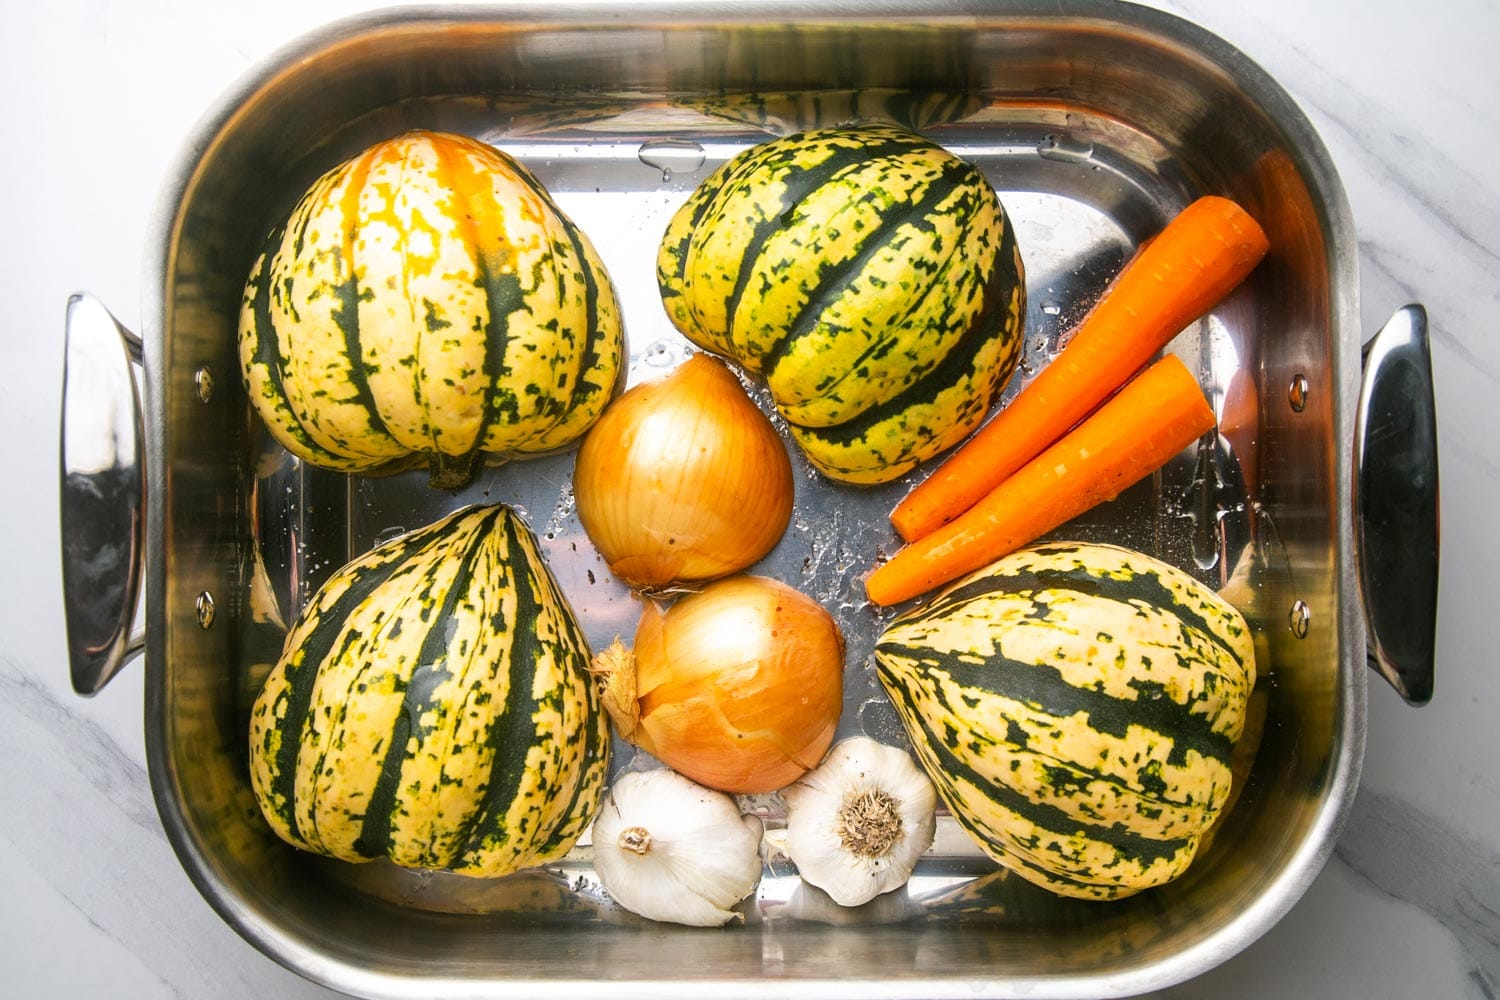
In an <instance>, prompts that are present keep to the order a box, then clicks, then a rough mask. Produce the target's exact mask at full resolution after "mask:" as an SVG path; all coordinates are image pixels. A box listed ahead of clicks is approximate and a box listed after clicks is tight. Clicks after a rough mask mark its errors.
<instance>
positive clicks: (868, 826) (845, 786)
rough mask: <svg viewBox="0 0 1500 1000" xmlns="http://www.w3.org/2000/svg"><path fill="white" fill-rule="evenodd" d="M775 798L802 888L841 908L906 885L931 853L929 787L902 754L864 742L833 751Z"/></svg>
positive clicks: (933, 802)
mask: <svg viewBox="0 0 1500 1000" xmlns="http://www.w3.org/2000/svg"><path fill="white" fill-rule="evenodd" d="M781 797H782V799H783V800H784V801H785V802H786V807H787V820H786V824H787V825H786V837H785V849H786V853H787V855H788V856H789V857H790V858H791V859H792V861H793V863H795V864H796V866H797V870H798V872H799V873H800V874H801V876H802V878H803V880H804V881H806V882H809V883H811V884H812V885H815V886H817V887H818V888H819V889H822V890H823V891H824V892H826V893H828V895H829V896H831V897H832V898H833V900H834V901H835V902H837V903H839V904H840V905H843V906H858V905H860V904H861V903H865V902H868V901H869V900H871V899H874V898H875V897H876V896H878V895H880V894H881V893H883V892H889V891H890V890H892V889H898V888H900V887H901V886H903V885H905V884H906V881H907V880H908V879H909V878H911V873H912V869H913V868H915V867H916V864H917V859H918V858H919V857H921V856H922V852H923V851H925V850H927V848H929V847H931V846H932V838H933V833H934V830H935V829H936V822H937V818H936V810H937V793H936V791H934V789H933V787H932V782H931V781H930V780H928V778H927V775H925V774H923V773H922V771H921V770H920V769H919V768H918V767H917V765H916V764H915V763H914V762H913V761H912V759H911V757H910V756H909V755H908V754H907V753H906V752H905V751H904V750H901V749H898V748H896V747H890V746H885V745H884V744H881V743H877V742H876V741H875V740H872V739H869V738H868V737H864V736H857V737H854V738H852V739H847V740H844V741H843V742H841V743H839V744H838V745H836V746H835V747H834V748H833V749H832V750H831V751H829V753H828V756H827V758H826V759H824V761H823V763H821V764H819V765H818V766H817V767H816V768H814V769H813V770H812V771H809V772H808V773H807V774H805V775H803V777H802V779H801V780H800V781H798V782H797V783H796V784H794V785H792V786H790V787H789V788H787V789H785V790H784V791H783V792H782V793H781Z"/></svg>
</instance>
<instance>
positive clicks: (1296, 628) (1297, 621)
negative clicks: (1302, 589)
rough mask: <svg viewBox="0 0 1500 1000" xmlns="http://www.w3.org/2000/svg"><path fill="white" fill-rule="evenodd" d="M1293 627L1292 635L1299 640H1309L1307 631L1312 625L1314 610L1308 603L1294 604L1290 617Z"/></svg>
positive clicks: (1296, 602)
mask: <svg viewBox="0 0 1500 1000" xmlns="http://www.w3.org/2000/svg"><path fill="white" fill-rule="evenodd" d="M1288 617H1289V619H1290V624H1291V627H1292V635H1294V636H1296V637H1297V638H1299V639H1306V638H1307V630H1308V628H1309V627H1310V626H1311V625H1312V608H1310V607H1308V606H1307V602H1306V601H1294V602H1292V613H1291V614H1290V615H1289V616H1288Z"/></svg>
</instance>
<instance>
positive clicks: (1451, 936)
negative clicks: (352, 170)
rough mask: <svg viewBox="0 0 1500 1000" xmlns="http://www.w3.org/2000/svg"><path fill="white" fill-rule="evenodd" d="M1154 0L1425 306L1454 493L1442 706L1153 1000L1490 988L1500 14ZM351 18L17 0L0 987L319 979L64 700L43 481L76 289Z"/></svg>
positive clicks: (314, 992) (90, 712)
mask: <svg viewBox="0 0 1500 1000" xmlns="http://www.w3.org/2000/svg"><path fill="white" fill-rule="evenodd" d="M1158 5H1159V6H1162V7H1164V8H1165V9H1168V10H1170V11H1173V12H1174V13H1177V14H1180V15H1183V16H1185V17H1187V18H1189V19H1192V20H1195V21H1198V22H1199V23H1201V24H1203V25H1204V26H1206V27H1207V28H1209V29H1210V30H1212V31H1214V32H1216V33H1218V34H1220V35H1222V36H1223V37H1224V38H1226V39H1227V40H1228V41H1229V42H1231V43H1232V44H1234V45H1236V46H1237V47H1239V48H1241V49H1243V50H1244V51H1245V52H1246V53H1247V54H1248V55H1249V56H1250V57H1251V58H1253V59H1254V60H1256V61H1257V62H1259V63H1260V64H1261V65H1262V66H1263V67H1264V68H1265V69H1267V70H1268V71H1269V72H1270V73H1271V74H1272V75H1273V76H1275V77H1276V78H1277V79H1278V80H1279V81H1280V82H1281V83H1282V84H1283V85H1284V86H1285V87H1286V88H1287V89H1288V90H1289V91H1290V92H1291V94H1292V96H1293V97H1294V98H1295V99H1296V100H1297V101H1298V102H1299V103H1300V104H1301V106H1302V107H1303V109H1304V110H1305V111H1306V112H1307V114H1308V116H1309V117H1310V118H1311V120H1312V122H1313V124H1314V126H1315V127H1316V128H1317V129H1318V130H1319V131H1320V133H1321V134H1322V136H1323V138H1324V140H1325V142H1326V143H1327V145H1328V146H1329V148H1330V150H1331V152H1332V155H1333V159H1334V161H1335V163H1336V165H1337V168H1338V170H1339V172H1340V174H1341V177H1342V179H1343V182H1344V184H1345V186H1346V188H1347V191H1348V194H1349V198H1350V201H1351V204H1352V207H1353V211H1354V218H1355V223H1356V227H1357V231H1358V233H1359V247H1358V251H1359V258H1360V271H1361V309H1362V313H1363V320H1364V327H1365V329H1366V330H1367V331H1368V332H1373V331H1374V330H1375V329H1377V328H1378V327H1379V325H1380V324H1381V323H1382V322H1383V321H1384V320H1385V318H1386V317H1387V316H1388V315H1389V314H1390V313H1391V311H1392V310H1394V309H1395V308H1396V307H1398V306H1400V305H1402V304H1403V303H1406V302H1408V301H1418V302H1422V303H1424V304H1425V305H1426V306H1427V308H1428V310H1429V312H1430V315H1431V320H1432V331H1433V354H1434V359H1433V360H1434V366H1435V369H1436V380H1437V386H1438V422H1439V427H1440V431H1441V447H1440V461H1441V468H1442V476H1443V495H1442V499H1443V506H1444V511H1443V514H1444V517H1443V528H1444V535H1443V543H1444V544H1443V551H1444V561H1443V565H1442V577H1441V590H1440V607H1441V614H1440V634H1439V641H1438V650H1437V652H1438V664H1439V666H1438V680H1437V695H1436V698H1435V700H1434V701H1433V703H1432V704H1431V705H1429V706H1427V707H1425V708H1421V709H1414V708H1410V707H1408V706H1406V705H1404V704H1403V703H1401V702H1400V700H1399V699H1398V698H1397V697H1396V696H1395V695H1394V694H1393V693H1392V692H1391V691H1390V690H1389V689H1388V688H1387V687H1386V686H1385V685H1384V684H1383V683H1381V682H1379V681H1378V680H1377V679H1375V678H1372V680H1371V687H1370V691H1371V693H1370V704H1369V745H1368V750H1367V754H1366V758H1365V765H1364V772H1363V779H1362V782H1361V785H1360V792H1359V795H1358V798H1357V800H1356V802H1355V804H1354V807H1353V810H1352V814H1351V815H1350V817H1349V821H1348V825H1347V827H1346V829H1345V831H1344V832H1343V834H1342V837H1341V838H1340V840H1339V843H1338V847H1337V850H1336V851H1335V853H1334V856H1333V858H1332V859H1331V861H1330V862H1329V864H1328V865H1327V867H1326V868H1325V870H1324V871H1323V873H1322V875H1321V876H1320V877H1319V878H1318V879H1317V880H1316V881H1315V882H1314V884H1313V885H1312V887H1311V889H1310V890H1309V891H1308V893H1307V894H1306V896H1305V897H1304V898H1303V899H1302V900H1301V902H1300V903H1299V904H1298V905H1297V906H1296V907H1295V908H1294V909H1293V910H1292V911H1291V912H1290V914H1289V915H1288V916H1286V918H1285V919H1284V920H1283V921H1282V922H1281V923H1280V924H1279V925H1278V926H1276V927H1275V928H1274V929H1273V930H1271V931H1270V932H1269V933H1268V934H1267V935H1265V936H1264V937H1263V938H1262V939H1261V940H1259V941H1258V942H1256V943H1254V944H1253V945H1251V946H1250V947H1249V948H1248V949H1247V950H1246V951H1244V952H1243V953H1242V954H1240V955H1239V956H1238V957H1235V958H1233V959H1231V960H1230V961H1229V962H1228V963H1227V964H1225V965H1223V966H1221V967H1220V968H1219V969H1217V970H1215V971H1213V972H1211V973H1209V974H1207V975H1205V976H1203V977H1202V978H1200V979H1198V980H1195V981H1192V982H1188V983H1185V984H1182V985H1180V986H1177V987H1174V988H1172V989H1170V990H1168V991H1166V992H1165V993H1164V994H1162V996H1165V997H1170V998H1173V1000H1189V998H1198V997H1205V998H1206V997H1219V998H1230V997H1234V998H1238V997H1244V998H1251V997H1256V998H1259V997H1276V996H1308V997H1324V998H1341V997H1348V998H1406V997H1422V998H1424V1000H1440V998H1470V1000H1480V998H1493V997H1495V996H1496V995H1497V994H1500V768H1497V767H1496V766H1495V765H1496V764H1497V762H1500V737H1497V736H1496V735H1495V734H1496V732H1497V730H1496V727H1495V725H1494V717H1495V714H1496V709H1497V708H1500V694H1497V692H1500V684H1497V683H1496V681H1497V676H1496V670H1495V666H1494V654H1493V653H1492V651H1491V643H1490V642H1489V641H1487V640H1485V639H1484V638H1483V630H1482V629H1481V628H1479V624H1480V623H1483V622H1485V621H1488V620H1489V616H1490V615H1492V614H1494V613H1495V612H1494V610H1493V609H1491V610H1489V611H1486V610H1485V606H1486V605H1487V602H1488V601H1489V600H1490V599H1491V598H1493V597H1494V595H1495V594H1496V593H1497V591H1500V587H1497V584H1500V574H1497V572H1496V566H1497V565H1500V532H1497V531H1496V530H1495V528H1494V522H1493V521H1491V520H1490V517H1491V515H1492V514H1493V508H1490V507H1489V504H1491V503H1493V502H1494V493H1493V492H1492V491H1493V490H1495V488H1496V487H1497V485H1500V483H1497V480H1500V454H1497V453H1496V451H1495V449H1494V447H1493V445H1492V444H1488V443H1486V442H1487V441H1488V439H1489V438H1490V437H1491V431H1492V430H1493V428H1494V426H1495V421H1496V417H1497V415H1500V413H1497V408H1496V400H1497V399H1500V391H1497V389H1500V386H1497V384H1496V382H1497V378H1500V337H1496V336H1495V335H1494V331H1495V326H1496V322H1497V320H1496V317H1497V316H1500V180H1497V177H1500V174H1497V172H1496V170H1495V164H1496V163H1497V162H1500V103H1497V101H1496V97H1497V95H1500V57H1497V49H1500V7H1497V6H1496V5H1495V4H1494V3H1493V2H1481V0H1439V2H1437V3H1427V4H1409V3H1398V2H1394V0H1376V2H1373V3H1372V2H1369V0H1365V2H1355V0H1334V2H1321V3H1307V2H1304V0H1262V2H1259V3H1246V4H1225V3H1216V2H1209V0H1188V2H1183V3H1177V2H1172V3H1160V4H1158ZM363 6H365V5H362V4H360V3H359V2H358V0H259V2H258V3H255V4H253V5H252V4H236V5H218V4H194V3H186V2H182V0H138V2H134V3H114V2H106V0H49V2H47V3H40V2H36V3H24V4H9V5H7V16H6V21H7V23H8V24H9V27H8V28H7V29H6V31H5V32H4V33H3V36H0V80H3V89H0V93H3V95H4V96H3V98H0V100H3V107H4V109H5V122H6V126H7V131H8V134H9V135H10V136H11V138H12V140H13V142H14V145H13V146H12V147H11V150H10V152H9V153H8V154H6V155H5V156H4V157H3V158H0V178H3V181H4V186H3V190H4V191H5V192H6V196H5V198H4V204H5V213H4V219H5V221H6V222H7V224H8V229H7V232H8V234H9V236H8V238H7V239H6V240H5V241H4V245H3V249H0V254H3V261H4V262H3V266H0V274H3V275H4V280H3V287H4V288H5V295H6V300H7V303H8V307H7V317H6V327H7V333H6V335H5V336H4V338H3V340H0V345H3V346H0V350H3V352H4V355H5V357H6V359H7V360H6V362H5V364H4V368H5V370H6V371H8V372H10V373H11V374H10V376H9V377H8V380H7V381H8V385H7V388H6V391H5V392H4V393H0V412H3V418H0V426H4V427H6V428H8V436H9V439H10V440H11V442H12V443H11V446H10V450H11V452H12V453H13V454H15V455H16V457H17V460H18V461H17V464H16V465H15V466H13V467H12V477H13V483H17V484H25V485H22V486H20V487H19V488H12V489H10V490H7V491H5V492H4V494H3V495H0V511H3V514H0V522H3V523H4V524H6V525H8V526H9V528H8V536H9V538H10V543H9V551H10V553H11V555H10V556H9V557H8V558H7V568H6V573H5V577H4V579H5V587H6V592H5V598H6V599H5V601H4V602H3V609H4V610H3V614H4V619H5V621H4V624H5V627H4V635H5V636H6V639H7V642H6V645H5V650H4V652H3V653H0V759H3V760H4V761H6V763H7V766H6V767H5V768H4V770H3V776H0V789H3V795H0V803H3V807H0V808H3V816H4V818H3V820H0V829H3V839H0V885H4V887H5V889H4V894H3V898H4V903H3V904H0V955H3V956H4V961H3V964H4V968H5V974H4V984H5V985H4V986H0V992H3V993H4V994H5V995H7V996H12V997H17V998H22V997H24V998H46V997H117V998H127V1000H155V998H165V997H193V998H199V997H204V998H207V997H213V998H222V1000H235V998H246V1000H251V998H254V1000H260V998H262V997H267V996H272V997H286V998H291V997H309V998H311V997H328V996H332V994H330V993H328V992H327V991H326V990H323V989H321V988H319V987H316V986H314V985H311V984H309V983H306V982H304V981H302V980H300V979H298V978H297V977H296V976H294V975H292V974H291V973H289V972H286V971H284V970H283V969H281V968H280V967H279V966H277V965H275V964H274V963H272V962H271V961H270V960H268V959H266V958H264V957H262V956H261V955H260V954H259V953H258V952H256V951H255V950H253V949H252V948H251V947H250V946H249V945H247V944H245V943H244V942H243V941H241V940H240V939H239V938H238V937H237V936H236V935H235V933H234V932H233V931H231V930H230V929H229V928H228V927H227V926H226V925H225V924H224V923H223V922H221V921H220V919H219V918H218V917H217V916H216V915H215V914H214V913H213V912H212V911H211V910H210V909H209V907H208V906H207V904H205V903H204V902H203V901H202V900H201V899H200V897H199V896H198V894H197V892H196V891H195V890H194V888H193V887H192V885H191V884H190V883H189V882H188V880H187V878H186V877H185V876H184V874H183V871H182V869H181V868H180V866H179V865H178V862H177V859H176V857H175V856H174V855H173V853H172V850H171V848H170V847H169V846H168V844H167V841H166V839H165V837H164V835H163V832H162V829H161V826H160V823H159V821H158V818H157V814H156V810H155V806H154V804H153V802H152V798H151V792H150V789H149V786H148V782H147V777H146V771H145V764H144V749H143V738H142V725H141V720H142V693H141V690H142V685H141V683H140V677H139V672H138V670H127V672H126V673H125V674H124V675H123V676H122V677H121V678H120V679H118V680H117V681H116V682H115V683H114V684H113V685H112V686H110V687H109V688H108V689H107V690H106V691H105V692H103V693H102V694H100V695H99V696H98V697H96V698H94V699H92V700H83V699H80V698H77V697H75V696H74V695H73V694H72V693H71V690H70V688H69V684H68V679H67V673H68V671H67V662H66V653H65V646H64V637H63V617H62V606H61V593H60V584H59V582H58V570H57V565H58V537H57V513H56V511H57V505H56V494H55V489H56V487H55V485H54V484H55V483H56V474H55V471H54V470H55V469H56V463H57V431H56V427H57V424H56V420H57V414H58V412H59V398H58V395H59V389H60V382H61V372H62V349H63V339H62V317H63V306H64V303H65V301H66V298H67V296H68V294H69V293H70V292H73V291H75V290H79V289H87V290H89V291H92V292H94V293H96V294H97V295H99V296H100V297H101V298H102V299H103V300H104V301H105V302H106V303H108V304H110V305H111V307H112V308H113V309H114V310H115V311H116V312H117V313H118V314H119V315H120V316H121V317H122V318H123V319H124V320H125V321H126V322H127V324H129V323H133V322H135V321H136V319H137V315H138V310H139V306H138V305H137V303H138V302H139V300H140V294H141V274H142V262H143V260H144V259H145V254H146V246H145V241H146V239H147V238H148V235H149V233H150V226H149V224H148V219H149V217H150V213H151V212H152V209H153V205H154V203H155V199H156V197H157V194H158V190H159V185H160V184H161V181H162V178H163V177H164V176H165V174H166V171H167V169H168V165H169V164H170V163H171V162H172V161H173V159H174V158H175V157H176V155H177V154H178V151H179V148H180V146H181V144H182V143H183V142H184V141H185V138H186V137H187V136H188V135H189V134H190V133H191V131H192V129H193V126H194V124H195V123H196V121H197V119H198V117H199V116H200V115H201V114H202V113H203V112H204V110H205V109H206V108H207V107H208V106H209V105H210V103H212V101H213V100H214V99H215V98H216V97H217V95H218V94H219V93H220V92H221V91H222V90H224V89H225V88H226V87H227V86H228V85H229V84H230V83H231V82H232V81H234V80H235V79H236V78H237V77H238V76H239V75H240V74H242V73H243V72H245V71H246V70H247V69H248V68H249V67H250V66H251V65H252V64H253V63H254V62H255V61H257V60H259V59H260V58H262V57H263V56H265V55H267V54H268V53H270V52H271V51H273V50H274V49H276V48H277V47H279V46H281V45H282V44H284V43H285V42H287V41H289V40H291V39H292V38H294V37H296V36H298V35H299V34H301V33H302V32H304V31H306V30H308V29H311V28H314V27H316V26H318V25H319V24H321V23H323V22H325V21H328V20H331V19H333V18H336V17H339V16H342V15H344V14H347V13H350V12H353V11H355V10H358V9H360V8H361V7H363ZM23 470H24V471H25V472H27V474H28V475H27V478H24V479H23V478H21V477H20V472H21V471H23ZM33 477H34V478H33ZM33 484H36V485H37V487H38V490H37V491H33V490H32V489H31V488H30V486H31V485H33ZM1486 498H1488V499H1486ZM1481 508H1484V509H1481ZM1485 509H1488V510H1490V513H1489V514H1486V513H1485ZM1476 518H1477V520H1476Z"/></svg>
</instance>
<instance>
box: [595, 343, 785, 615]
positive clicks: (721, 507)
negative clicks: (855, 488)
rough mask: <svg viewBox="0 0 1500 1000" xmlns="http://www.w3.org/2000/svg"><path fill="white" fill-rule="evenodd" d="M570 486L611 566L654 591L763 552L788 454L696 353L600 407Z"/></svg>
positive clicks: (773, 529) (775, 529) (768, 545)
mask: <svg viewBox="0 0 1500 1000" xmlns="http://www.w3.org/2000/svg"><path fill="white" fill-rule="evenodd" d="M573 492H574V496H575V498H576V501H577V506H578V518H579V521H580V522H581V523H582V524H583V528H584V531H585V532H587V534H588V536H589V538H590V540H591V541H593V543H594V546H595V547H596V548H597V549H598V550H599V552H600V554H601V555H602V556H603V557H604V559H605V561H606V562H607V563H608V564H609V568H610V572H612V573H613V574H614V575H615V576H617V577H619V578H620V579H621V580H624V581H625V582H626V583H627V584H629V585H630V586H632V587H634V588H636V589H639V590H648V591H649V590H658V589H662V588H665V587H668V586H672V585H681V584H694V583H701V582H704V581H707V580H713V579H717V578H719V577H723V576H728V575H729V574H732V573H736V572H739V571H740V570H743V569H746V568H748V567H749V566H751V565H752V564H754V563H755V562H757V561H758V560H759V559H761V558H762V557H763V556H765V555H766V553H768V552H770V551H771V549H773V548H774V547H775V546H776V543H777V542H778V541H780V540H781V537H782V535H784V534H785V533H786V528H787V525H788V524H789V523H790V521H791V516H792V500H793V485H792V464H791V459H790V457H789V455H788V452H787V448H786V445H785V443H784V442H783V441H782V440H781V437H780V436H779V435H778V434H777V433H776V429H775V428H774V427H773V426H772V425H771V421H770V420H769V419H768V418H767V417H766V415H765V414H764V413H762V412H761V410H760V409H759V408H758V407H757V406H756V405H755V404H754V403H753V402H752V401H751V400H750V398H749V397H748V396H747V395H746V394H745V390H744V387H743V386H742V385H741V384H740V382H739V379H737V378H736V377H735V376H734V374H733V373H732V372H731V371H730V370H729V369H728V368H727V367H726V366H725V365H724V364H723V363H722V362H720V361H718V360H717V359H715V358H712V357H710V356H709V355H706V354H697V355H694V356H693V357H691V358H689V359H688V360H687V361H685V362H683V363H682V364H681V365H679V366H678V367H677V368H676V369H674V370H673V371H672V372H671V373H669V374H668V375H667V376H665V377H664V378H662V379H658V380H656V381H653V382H643V383H641V384H639V385H636V386H634V387H633V388H631V389H629V390H628V391H627V392H625V394H624V395H622V396H621V397H620V398H619V399H617V400H616V401H615V402H614V403H612V404H611V405H610V406H609V408H607V409H606V410H605V412H604V414H603V416H602V417H600V419H599V421H598V423H597V424H595V426H594V428H593V429H592V430H591V431H590V432H589V435H588V437H587V438H585V439H584V443H583V446H582V448H580V450H579V453H578V460H577V464H576V467H575V469H574V477H573Z"/></svg>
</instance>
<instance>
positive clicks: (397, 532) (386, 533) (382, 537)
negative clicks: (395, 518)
mask: <svg viewBox="0 0 1500 1000" xmlns="http://www.w3.org/2000/svg"><path fill="white" fill-rule="evenodd" d="M404 534H406V529H405V528H404V527H402V526H401V525H399V524H397V525H393V526H392V527H389V528H382V529H380V530H379V531H377V532H376V533H375V541H374V544H376V545H384V544H385V543H386V542H389V541H391V540H392V539H395V538H400V537H401V536H402V535H404Z"/></svg>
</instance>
